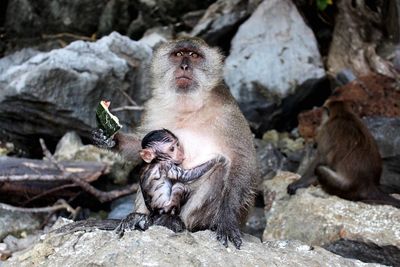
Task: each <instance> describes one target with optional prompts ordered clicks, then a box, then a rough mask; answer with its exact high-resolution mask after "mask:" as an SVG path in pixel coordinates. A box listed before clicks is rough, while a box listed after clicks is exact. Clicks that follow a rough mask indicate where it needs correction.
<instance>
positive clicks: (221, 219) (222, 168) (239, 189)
mask: <svg viewBox="0 0 400 267" xmlns="http://www.w3.org/2000/svg"><path fill="white" fill-rule="evenodd" d="M212 176H213V179H214V180H215V182H216V183H217V182H222V183H223V186H221V187H219V186H216V188H218V189H219V188H222V197H221V202H220V204H219V207H218V209H217V212H216V214H215V216H214V218H213V220H212V223H211V229H212V230H215V231H216V234H217V240H218V241H220V242H221V243H222V244H223V245H224V246H225V247H228V240H229V241H231V242H232V243H233V244H234V246H235V247H236V248H237V249H240V246H241V245H242V239H241V233H240V227H239V225H240V221H241V219H242V218H241V216H242V215H243V214H244V213H245V210H243V209H245V208H246V203H244V199H252V194H253V191H252V190H253V188H249V186H248V185H249V183H250V181H251V177H250V176H249V174H248V173H241V168H240V167H238V166H236V167H232V164H231V163H229V162H227V163H226V164H222V165H219V166H218V167H217V168H216V170H215V172H214V173H213V174H212ZM238 177H241V179H243V180H241V179H238ZM215 193H216V194H221V192H215Z"/></svg>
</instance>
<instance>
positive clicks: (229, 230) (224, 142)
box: [93, 38, 259, 248]
mask: <svg viewBox="0 0 400 267" xmlns="http://www.w3.org/2000/svg"><path fill="white" fill-rule="evenodd" d="M222 67H223V56H222V55H221V53H220V52H219V51H218V50H217V49H215V48H211V47H209V46H208V45H207V44H206V43H205V42H204V41H203V40H200V39H196V38H184V39H178V40H176V41H171V42H168V43H164V44H162V45H161V46H159V47H158V48H157V49H156V50H155V52H154V55H153V59H152V64H151V75H152V87H153V91H152V97H151V98H150V100H149V101H148V102H147V103H146V105H145V111H144V114H143V118H142V122H141V126H140V127H139V129H138V130H137V131H136V134H135V135H124V134H121V133H118V134H117V135H116V136H115V138H114V140H112V141H107V140H106V138H105V137H104V136H103V135H102V134H101V132H99V131H97V132H96V133H95V134H94V136H93V139H94V141H95V143H97V144H98V145H101V146H109V147H114V148H115V150H117V151H119V152H121V153H122V154H124V155H125V156H127V157H128V158H131V159H135V158H136V159H137V157H138V156H139V150H140V142H139V140H140V139H141V138H142V137H143V136H144V134H146V133H147V132H149V131H151V130H153V129H160V128H167V129H169V130H171V131H172V132H173V133H174V134H175V135H176V136H177V137H178V139H179V140H180V142H181V143H182V144H183V146H184V147H185V156H186V157H185V160H184V161H183V164H182V166H183V167H184V168H185V169H190V168H193V167H194V166H198V165H200V164H202V163H204V162H206V161H208V160H210V159H212V158H213V157H214V156H215V155H223V156H224V157H225V158H226V159H227V163H226V165H225V166H216V167H215V168H213V170H212V171H210V172H207V173H206V174H205V175H204V176H202V177H201V178H199V179H198V180H196V181H194V182H193V183H191V184H190V188H191V195H190V197H189V199H188V200H187V201H186V203H185V204H184V205H182V207H181V212H180V214H179V217H180V219H182V221H183V222H184V224H185V226H186V228H187V229H189V230H191V231H196V230H204V229H212V230H214V231H216V234H217V239H218V240H219V241H221V242H222V244H223V245H225V246H228V240H230V241H231V242H232V243H233V244H234V245H235V247H236V248H240V246H241V243H242V240H241V233H240V225H241V224H242V223H244V221H245V219H246V216H247V213H248V208H249V206H250V205H252V204H253V202H254V194H255V193H254V192H255V187H256V183H257V180H258V178H259V173H258V168H257V160H256V153H255V148H254V144H253V137H252V134H251V131H250V128H249V125H248V123H247V121H246V119H245V118H244V116H243V114H242V113H241V111H240V110H239V107H238V105H237V103H236V101H235V99H234V98H233V97H232V95H231V93H230V92H229V89H228V88H227V87H226V86H225V85H224V84H223V78H222ZM135 208H136V210H135V213H133V214H131V215H130V216H128V217H127V218H126V219H125V220H124V221H123V223H124V224H123V225H124V226H123V227H122V230H123V228H136V227H141V226H143V225H144V226H145V227H146V226H147V225H148V224H147V223H146V222H147V221H148V220H147V219H148V218H149V217H148V214H149V210H148V209H147V207H146V205H145V203H144V200H143V196H142V194H141V193H140V192H139V193H138V194H137V199H136V202H135ZM164 219H165V220H164V221H163V219H157V221H156V222H154V223H155V224H160V225H165V226H167V227H170V228H173V226H172V227H171V225H174V222H176V221H177V220H176V218H173V217H171V216H168V217H164ZM151 223H152V222H151V221H150V224H151Z"/></svg>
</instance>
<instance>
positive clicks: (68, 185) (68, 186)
mask: <svg viewBox="0 0 400 267" xmlns="http://www.w3.org/2000/svg"><path fill="white" fill-rule="evenodd" d="M77 186H78V185H76V184H65V185H61V186H58V187H55V188H52V189H50V190H47V191H45V192H43V193H41V194H39V195H36V196H34V197H32V198H30V199H28V200H27V201H25V202H24V203H23V204H22V206H26V205H28V204H29V203H31V202H32V201H34V200H36V199H38V198H42V197H44V196H46V195H49V194H52V193H54V192H57V191H59V190H62V189H66V188H70V187H77Z"/></svg>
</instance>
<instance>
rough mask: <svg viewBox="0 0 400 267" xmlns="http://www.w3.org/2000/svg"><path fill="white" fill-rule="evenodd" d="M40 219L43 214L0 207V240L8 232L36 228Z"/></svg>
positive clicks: (16, 233) (30, 230)
mask: <svg viewBox="0 0 400 267" xmlns="http://www.w3.org/2000/svg"><path fill="white" fill-rule="evenodd" d="M42 221H43V216H40V215H37V214H32V213H26V212H19V211H9V210H3V209H0V240H2V239H3V238H4V237H6V236H7V235H10V234H13V235H19V234H21V233H22V232H32V231H34V230H37V229H38V228H39V227H40V225H41V223H42Z"/></svg>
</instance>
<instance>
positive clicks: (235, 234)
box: [211, 221, 242, 249]
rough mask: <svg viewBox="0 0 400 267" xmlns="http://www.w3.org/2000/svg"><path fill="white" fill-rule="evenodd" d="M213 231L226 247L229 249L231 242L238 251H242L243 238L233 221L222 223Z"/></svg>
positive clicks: (213, 228)
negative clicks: (229, 242)
mask: <svg viewBox="0 0 400 267" xmlns="http://www.w3.org/2000/svg"><path fill="white" fill-rule="evenodd" d="M211 230H215V232H216V234H217V240H218V241H219V242H221V244H222V245H224V246H225V247H228V240H229V241H231V242H232V243H233V245H235V247H236V248H237V249H240V246H241V245H242V238H241V233H240V229H239V225H238V224H236V223H233V222H232V221H223V222H222V221H220V222H219V223H217V224H216V225H215V226H214V227H212V228H211Z"/></svg>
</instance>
